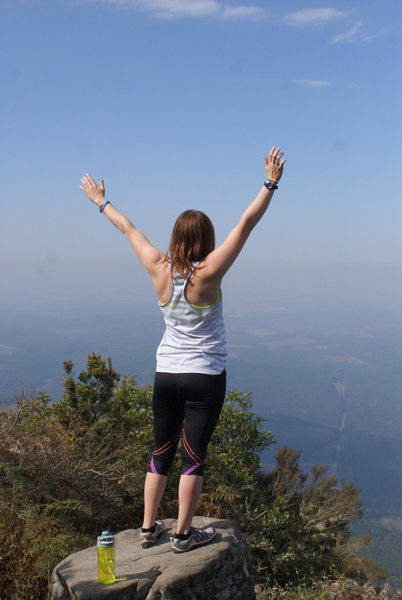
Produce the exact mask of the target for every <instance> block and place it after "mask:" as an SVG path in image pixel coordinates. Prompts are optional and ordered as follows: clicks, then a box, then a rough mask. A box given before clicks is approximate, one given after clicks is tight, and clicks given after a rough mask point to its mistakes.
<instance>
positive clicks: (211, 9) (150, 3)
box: [109, 0, 220, 18]
mask: <svg viewBox="0 0 402 600" xmlns="http://www.w3.org/2000/svg"><path fill="white" fill-rule="evenodd" d="M109 1H110V0H109ZM112 1H114V0H112ZM129 5H131V6H133V7H134V8H140V9H142V10H144V11H147V12H151V13H152V14H153V15H154V16H156V17H161V18H166V17H168V18H172V17H208V16H210V15H214V14H217V13H218V12H219V8H220V7H219V3H218V2H217V0H131V1H130V2H129Z"/></svg>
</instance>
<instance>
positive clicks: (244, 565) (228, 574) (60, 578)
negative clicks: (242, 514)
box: [50, 517, 256, 600]
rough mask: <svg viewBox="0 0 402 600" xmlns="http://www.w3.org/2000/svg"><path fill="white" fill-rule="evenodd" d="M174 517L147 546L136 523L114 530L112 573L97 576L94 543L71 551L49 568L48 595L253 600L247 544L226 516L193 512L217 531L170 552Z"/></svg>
mask: <svg viewBox="0 0 402 600" xmlns="http://www.w3.org/2000/svg"><path fill="white" fill-rule="evenodd" d="M175 523H176V521H175V520H174V519H165V525H166V527H167V530H166V531H165V532H163V533H162V534H161V535H160V537H159V538H158V541H157V544H156V545H155V546H153V547H151V548H147V549H143V548H141V546H140V544H139V541H138V532H139V530H138V529H127V530H126V531H121V532H120V533H118V534H116V577H121V578H123V577H124V578H125V579H124V580H122V581H116V582H115V583H112V584H109V585H104V584H101V583H98V582H97V562H96V561H97V552H96V546H94V547H92V548H87V549H86V550H82V551H81V552H76V553H75V554H72V555H71V556H69V557H68V558H66V559H64V560H63V561H62V562H60V563H59V564H58V565H57V567H56V568H55V569H54V571H53V575H52V591H51V596H50V600H102V599H103V598H108V599H110V600H255V597H256V596H255V591H254V585H253V580H252V576H251V569H250V558H249V553H248V548H247V544H246V542H245V540H244V539H243V537H242V535H241V533H240V531H239V529H238V528H237V527H236V525H234V524H233V523H232V522H231V521H227V520H216V519H208V518H206V517H195V518H194V521H193V524H194V526H195V527H206V526H207V525H212V526H213V527H215V529H216V531H217V534H216V537H215V539H214V540H213V541H212V542H211V543H210V544H207V545H205V546H199V547H198V548H193V549H192V550H190V552H185V553H183V554H176V553H174V552H172V549H171V545H170V540H169V535H170V534H171V533H173V532H174V531H175V527H174V526H175Z"/></svg>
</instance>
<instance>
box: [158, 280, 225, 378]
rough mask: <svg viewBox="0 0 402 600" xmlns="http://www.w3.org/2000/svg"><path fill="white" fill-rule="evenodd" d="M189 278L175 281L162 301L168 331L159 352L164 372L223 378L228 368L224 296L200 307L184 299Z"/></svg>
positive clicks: (161, 306)
mask: <svg viewBox="0 0 402 600" xmlns="http://www.w3.org/2000/svg"><path fill="white" fill-rule="evenodd" d="M187 281H188V278H183V277H179V276H176V277H174V278H172V292H171V295H170V298H169V300H168V301H167V302H165V303H163V304H162V303H161V302H159V307H160V309H161V311H162V313H163V316H164V319H165V324H166V331H165V333H164V335H163V338H162V341H161V343H160V344H159V347H158V350H157V352H156V370H157V371H159V372H162V373H206V374H208V375H219V374H220V373H222V371H223V369H224V368H225V365H226V342H225V326H224V323H223V315H222V297H221V298H220V299H219V300H218V302H216V303H215V304H211V305H208V306H196V305H195V304H190V302H188V301H187V300H186V298H185V296H184V293H185V288H186V285H187Z"/></svg>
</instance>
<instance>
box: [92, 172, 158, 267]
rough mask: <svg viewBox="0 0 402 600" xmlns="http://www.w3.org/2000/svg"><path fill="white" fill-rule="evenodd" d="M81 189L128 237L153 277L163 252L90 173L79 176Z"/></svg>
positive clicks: (102, 183)
mask: <svg viewBox="0 0 402 600" xmlns="http://www.w3.org/2000/svg"><path fill="white" fill-rule="evenodd" d="M80 187H81V189H82V191H83V192H85V194H86V195H87V196H88V198H89V199H90V200H91V201H92V202H93V203H94V204H96V205H97V206H99V208H102V212H103V213H104V214H105V215H106V217H107V218H108V219H109V221H110V222H111V223H113V225H114V226H115V227H117V229H119V230H120V231H121V232H122V233H123V234H124V235H125V236H126V238H127V239H128V241H129V242H130V244H131V245H132V247H133V248H134V250H135V252H136V253H137V256H138V258H139V259H140V261H141V262H142V264H143V265H144V267H145V268H146V270H147V271H148V273H149V274H150V275H151V276H152V277H153V276H154V275H155V271H156V269H157V266H158V265H159V264H160V263H161V262H162V261H163V260H164V258H165V254H164V253H163V252H161V251H160V250H158V249H157V248H155V247H154V246H153V245H152V244H151V242H150V241H149V240H148V239H147V238H146V237H145V235H144V234H143V233H142V232H141V231H140V230H139V229H137V227H135V225H133V224H132V223H131V221H130V220H129V219H128V218H127V217H126V216H125V215H123V213H121V212H120V211H119V210H117V208H115V207H114V206H113V205H112V204H111V203H110V202H109V201H108V200H106V197H105V183H104V181H103V179H101V181H100V184H99V185H97V183H96V182H95V181H94V179H93V178H92V177H91V175H89V174H86V175H84V176H83V177H82V178H81V186H80Z"/></svg>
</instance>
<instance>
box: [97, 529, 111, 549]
mask: <svg viewBox="0 0 402 600" xmlns="http://www.w3.org/2000/svg"><path fill="white" fill-rule="evenodd" d="M97 545H98V546H99V547H100V548H109V547H110V546H114V535H113V534H112V533H111V532H110V531H102V535H100V536H98V538H97Z"/></svg>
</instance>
